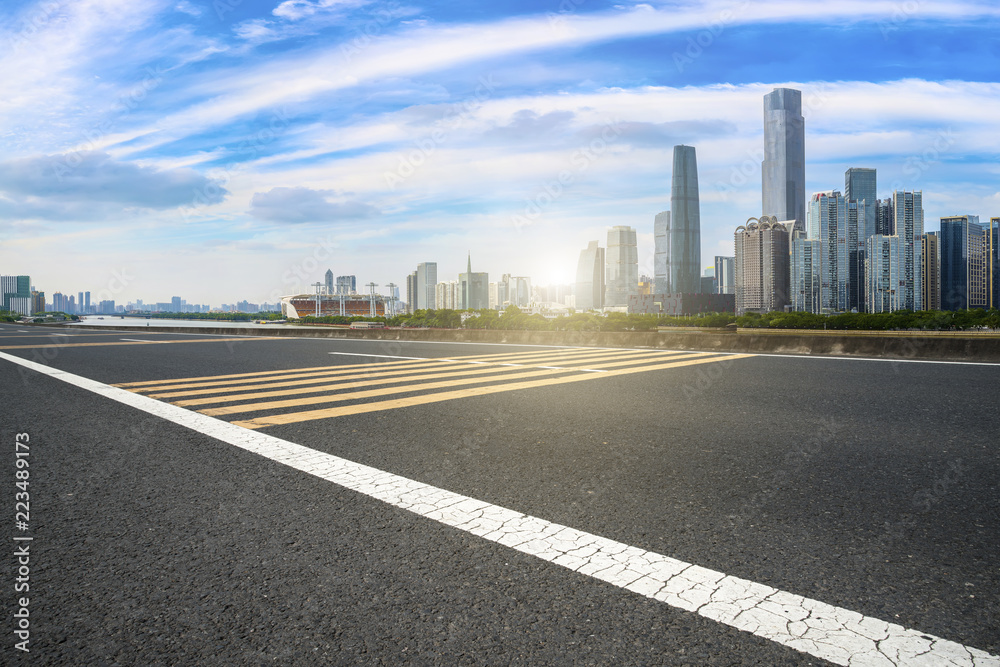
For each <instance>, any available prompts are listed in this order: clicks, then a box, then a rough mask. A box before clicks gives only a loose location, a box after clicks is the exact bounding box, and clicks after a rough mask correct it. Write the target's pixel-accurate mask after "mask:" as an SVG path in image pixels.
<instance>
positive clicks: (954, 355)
mask: <svg viewBox="0 0 1000 667" xmlns="http://www.w3.org/2000/svg"><path fill="white" fill-rule="evenodd" d="M34 326H39V327H51V326H58V327H65V326H66V325H59V324H39V325H34ZM74 328H80V329H89V330H104V331H107V330H108V329H109V327H106V326H87V325H74ZM114 329H116V330H118V331H158V332H166V333H187V334H215V335H222V336H235V335H245V336H268V337H269V336H285V337H306V338H332V339H365V340H386V341H389V340H391V341H400V342H403V341H428V342H430V341H437V342H444V343H448V342H461V343H510V344H518V345H567V346H579V347H627V348H649V349H658V350H691V351H704V352H746V353H758V354H795V355H817V356H842V357H876V358H886V359H934V360H942V361H982V362H995V363H1000V335H993V336H984V335H982V334H971V335H969V336H967V337H962V336H961V334H960V333H954V334H952V335H947V336H942V335H938V332H928V333H927V335H925V336H921V335H919V332H912V331H906V332H898V333H897V335H892V332H884V331H879V332H860V331H852V332H843V333H841V334H837V333H835V332H829V331H824V332H822V334H820V333H819V332H816V333H815V334H811V333H808V332H801V331H791V330H785V331H780V330H773V329H767V330H755V329H741V330H739V331H738V332H733V331H732V330H723V329H719V330H716V331H711V330H707V329H699V330H694V331H683V330H679V329H670V330H665V331H624V332H618V331H503V330H495V329H341V328H325V327H316V328H308V329H293V328H288V327H282V326H281V325H275V326H274V327H273V328H272V327H252V328H251V327H244V328H240V327H235V328H234V327H157V326H120V327H119V326H116V327H114ZM765 332H766V333H765ZM949 333H951V332H949Z"/></svg>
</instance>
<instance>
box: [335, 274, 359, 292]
mask: <svg viewBox="0 0 1000 667" xmlns="http://www.w3.org/2000/svg"><path fill="white" fill-rule="evenodd" d="M335 285H336V290H337V294H343V295H345V296H346V295H349V294H357V292H358V279H357V277H355V276H337V282H336V283H335Z"/></svg>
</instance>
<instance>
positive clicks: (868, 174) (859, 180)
mask: <svg viewBox="0 0 1000 667" xmlns="http://www.w3.org/2000/svg"><path fill="white" fill-rule="evenodd" d="M876 184H877V183H876V174H875V170H874V169H867V168H865V167H851V168H850V169H848V170H847V171H846V172H844V199H849V200H850V199H853V200H854V201H858V202H860V201H864V202H865V224H864V226H863V227H862V228H861V229H860V230H859V233H860V234H861V235H862V238H861V247H862V250H864V242H865V240H866V239H867V238H868V237H869V236H874V235H875V233H876V232H877V231H878V230H877V229H876V222H877V216H878V195H877V190H876Z"/></svg>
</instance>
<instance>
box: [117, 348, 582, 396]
mask: <svg viewBox="0 0 1000 667" xmlns="http://www.w3.org/2000/svg"><path fill="white" fill-rule="evenodd" d="M282 340H287V339H282ZM577 350H579V351H580V352H581V353H585V352H593V351H594V348H585V347H581V348H572V349H570V350H567V352H574V351H577ZM551 353H552V350H544V351H541V352H530V353H529V352H505V353H502V354H499V353H498V354H486V355H472V356H466V357H451V359H458V360H463V361H465V360H468V361H489V360H491V359H495V358H506V357H515V356H522V355H528V354H532V355H534V354H539V355H540V354H551ZM433 361H440V359H439V358H430V357H429V358H427V359H407V360H394V361H380V362H376V363H370V364H353V365H351V366H350V368H349V369H348V368H345V367H344V366H332V365H328V366H312V367H310V368H295V369H288V368H285V369H282V370H277V371H255V372H253V373H233V374H231V375H202V376H199V377H188V378H173V379H170V380H143V381H141V382H122V383H119V384H114V385H112V386H113V387H122V388H131V387H145V386H154V385H156V386H159V385H164V386H166V385H171V384H176V383H178V382H197V381H199V380H224V379H228V378H251V379H250V381H251V382H253V381H254V380H253V379H252V378H255V377H256V376H261V379H264V376H273V375H278V374H281V373H293V372H294V373H301V372H308V371H317V372H325V371H331V370H335V369H344V372H355V371H356V370H357V369H359V368H385V367H387V366H391V365H393V364H398V365H403V364H423V363H428V362H433Z"/></svg>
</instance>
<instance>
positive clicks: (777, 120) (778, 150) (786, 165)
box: [761, 88, 806, 230]
mask: <svg viewBox="0 0 1000 667" xmlns="http://www.w3.org/2000/svg"><path fill="white" fill-rule="evenodd" d="M805 136H806V131H805V119H804V118H803V117H802V92H801V91H798V90H794V89H792V88H775V89H774V90H773V91H771V92H770V93H768V94H767V95H765V96H764V161H763V162H762V163H761V176H762V180H761V194H762V204H763V206H762V213H763V215H764V216H765V217H773V218H774V219H776V220H794V221H795V228H796V229H800V230H803V229H805V221H806V152H805V145H806V139H805Z"/></svg>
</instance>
